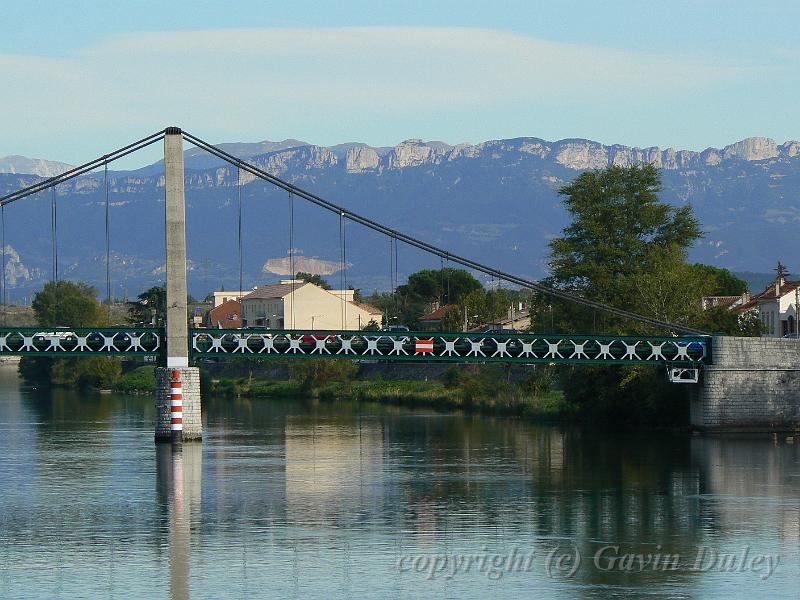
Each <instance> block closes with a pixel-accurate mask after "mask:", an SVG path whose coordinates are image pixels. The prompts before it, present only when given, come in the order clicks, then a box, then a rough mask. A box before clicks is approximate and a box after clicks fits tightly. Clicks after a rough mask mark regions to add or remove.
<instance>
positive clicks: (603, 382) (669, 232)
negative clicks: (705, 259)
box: [550, 165, 719, 424]
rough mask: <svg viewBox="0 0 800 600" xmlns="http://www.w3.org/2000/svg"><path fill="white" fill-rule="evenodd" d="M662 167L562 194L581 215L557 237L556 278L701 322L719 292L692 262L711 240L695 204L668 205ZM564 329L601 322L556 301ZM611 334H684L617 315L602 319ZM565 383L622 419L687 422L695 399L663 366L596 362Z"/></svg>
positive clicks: (596, 176) (622, 172)
mask: <svg viewBox="0 0 800 600" xmlns="http://www.w3.org/2000/svg"><path fill="white" fill-rule="evenodd" d="M660 189H661V184H660V177H659V172H658V170H657V169H656V168H655V167H653V166H652V165H644V166H631V167H616V166H614V167H609V168H607V169H603V170H600V171H590V172H586V173H583V174H581V175H579V176H578V177H577V178H576V179H575V180H574V181H573V182H572V183H570V184H568V185H566V186H564V187H563V188H562V189H561V190H560V192H561V194H562V195H563V196H564V204H565V207H566V209H567V211H568V212H569V215H570V217H571V223H570V225H569V226H567V227H566V228H565V229H564V231H563V235H562V236H561V237H559V238H556V239H554V240H553V241H552V242H551V244H550V250H551V255H550V268H551V272H552V277H551V281H550V283H551V284H552V285H554V286H557V287H559V288H562V289H565V290H569V291H572V292H574V293H577V294H580V295H581V296H583V297H586V298H591V299H593V300H598V301H600V302H604V303H606V304H610V305H612V306H615V307H617V308H623V309H626V310H630V311H633V312H637V313H641V314H645V315H648V316H653V317H656V318H659V319H662V320H667V321H671V322H675V323H679V324H685V325H691V324H694V323H696V322H697V320H698V319H699V317H700V315H701V308H700V298H701V297H702V296H703V295H706V294H708V293H711V292H712V291H713V290H715V289H717V287H718V285H719V284H718V282H717V281H716V278H708V277H705V274H704V273H703V272H701V270H699V269H693V268H692V266H691V265H690V264H688V263H687V254H688V250H689V249H690V248H691V247H692V245H693V244H694V243H695V242H696V241H697V240H698V239H699V238H700V237H701V235H702V232H701V230H700V224H699V222H698V221H697V219H696V218H695V216H694V214H693V212H692V209H691V207H690V206H688V205H684V206H678V207H676V206H672V205H670V204H667V203H664V202H661V201H660V200H659V198H658V192H659V191H660ZM554 304H555V305H556V307H557V310H558V314H559V320H560V321H561V327H562V328H565V329H569V330H571V331H581V330H590V329H591V328H592V327H593V326H596V321H595V318H596V317H597V315H593V314H591V313H590V312H588V311H586V310H585V309H582V308H580V307H577V308H576V307H575V306H573V305H570V304H565V303H556V302H554ZM601 322H602V328H603V329H605V330H606V331H608V332H614V333H616V332H625V333H662V334H664V333H676V332H667V331H663V330H661V331H658V330H654V329H653V328H652V327H649V326H645V325H642V324H639V323H637V322H636V321H635V320H624V319H621V318H618V317H614V316H607V315H604V316H602V319H601ZM563 374H564V375H565V376H564V377H562V385H563V387H564V391H565V394H566V397H567V399H568V401H569V402H571V403H573V404H574V405H575V406H576V407H577V408H578V409H579V410H580V411H581V412H583V413H584V414H586V415H587V416H590V417H591V418H593V419H599V418H605V419H608V420H609V421H611V422H612V423H614V424H622V423H626V424H631V423H640V422H643V421H647V422H657V423H660V424H665V423H680V422H684V421H685V419H686V417H687V413H688V405H687V400H686V397H685V396H683V395H682V394H680V393H679V392H680V391H679V390H677V386H670V385H669V384H667V383H666V377H665V374H664V373H663V370H658V369H654V368H653V367H649V366H647V367H613V366H605V365H603V366H591V367H575V368H569V369H566V370H565V372H564V373H563Z"/></svg>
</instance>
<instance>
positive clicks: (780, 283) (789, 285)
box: [738, 267, 800, 337]
mask: <svg viewBox="0 0 800 600" xmlns="http://www.w3.org/2000/svg"><path fill="white" fill-rule="evenodd" d="M778 273H779V274H778V277H777V278H776V279H775V281H774V282H773V283H771V284H770V285H769V286H768V287H767V288H766V289H765V290H764V291H763V292H761V293H760V294H757V295H755V296H753V298H752V299H751V300H750V302H747V303H745V304H744V305H742V306H741V307H740V308H739V309H738V310H740V311H742V312H745V311H749V310H752V311H756V310H757V311H758V315H759V318H760V319H761V324H762V325H763V327H764V333H762V334H761V336H762V337H783V336H785V335H788V334H796V333H797V332H798V330H797V316H798V315H797V311H798V304H799V303H800V281H787V280H786V278H785V274H784V270H783V269H781V268H780V267H779V269H778Z"/></svg>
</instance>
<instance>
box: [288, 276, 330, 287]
mask: <svg viewBox="0 0 800 600" xmlns="http://www.w3.org/2000/svg"><path fill="white" fill-rule="evenodd" d="M295 279H300V280H302V281H305V282H306V283H313V284H314V285H317V286H319V287H321V288H322V289H323V290H329V289H331V284H330V283H328V282H327V281H325V280H324V279H323V278H322V276H320V275H317V274H316V273H314V274H313V275H312V274H311V273H305V272H303V271H299V272H298V273H297V275H295Z"/></svg>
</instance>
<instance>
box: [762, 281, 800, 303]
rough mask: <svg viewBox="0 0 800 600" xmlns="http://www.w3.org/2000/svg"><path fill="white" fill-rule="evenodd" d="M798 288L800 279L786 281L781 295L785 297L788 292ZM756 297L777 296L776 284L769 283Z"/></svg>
mask: <svg viewBox="0 0 800 600" xmlns="http://www.w3.org/2000/svg"><path fill="white" fill-rule="evenodd" d="M797 288H800V281H784V282H783V285H782V286H781V289H780V296H781V297H783V296H785V295H786V294H788V293H790V292H793V291H795V290H796V289H797ZM756 298H758V299H759V300H769V299H770V298H775V284H774V283H771V284H769V285H768V286H767V289H765V290H764V291H763V292H761V293H760V294H758V295H757V296H756Z"/></svg>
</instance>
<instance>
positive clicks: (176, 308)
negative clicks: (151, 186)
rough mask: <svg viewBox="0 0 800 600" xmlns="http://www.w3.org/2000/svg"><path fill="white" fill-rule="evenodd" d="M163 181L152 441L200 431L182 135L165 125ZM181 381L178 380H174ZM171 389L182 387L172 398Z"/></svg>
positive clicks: (182, 437)
mask: <svg viewBox="0 0 800 600" xmlns="http://www.w3.org/2000/svg"><path fill="white" fill-rule="evenodd" d="M164 171H165V173H164V187H165V191H166V232H167V323H166V349H167V352H166V354H167V360H166V366H161V367H159V368H157V369H156V382H157V383H156V385H157V390H156V410H157V416H156V431H155V438H156V441H157V442H160V441H164V442H169V441H171V442H173V443H180V442H182V441H187V440H199V439H200V438H201V437H202V422H201V414H200V372H199V369H198V368H197V367H190V366H189V325H188V314H187V297H188V287H187V284H186V197H185V193H184V172H183V136H182V132H181V130H180V129H179V128H178V127H168V128H167V130H166V135H165V137H164ZM176 381H177V382H180V383H179V385H177V386H176V385H175V383H176ZM173 389H179V390H182V401H181V400H177V401H175V398H174V396H176V394H173Z"/></svg>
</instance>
